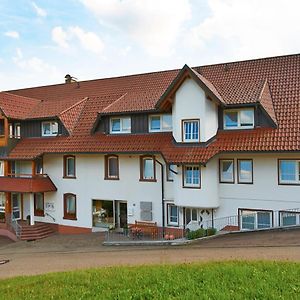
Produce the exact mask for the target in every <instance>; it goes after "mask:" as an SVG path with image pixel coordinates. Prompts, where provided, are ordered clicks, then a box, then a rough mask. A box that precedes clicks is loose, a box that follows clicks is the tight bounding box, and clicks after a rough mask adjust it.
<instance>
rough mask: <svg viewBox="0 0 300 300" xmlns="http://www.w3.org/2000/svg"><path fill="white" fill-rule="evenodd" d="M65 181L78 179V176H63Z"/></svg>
mask: <svg viewBox="0 0 300 300" xmlns="http://www.w3.org/2000/svg"><path fill="white" fill-rule="evenodd" d="M63 178H64V179H76V176H63Z"/></svg>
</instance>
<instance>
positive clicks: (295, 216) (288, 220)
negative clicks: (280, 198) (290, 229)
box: [279, 211, 300, 226]
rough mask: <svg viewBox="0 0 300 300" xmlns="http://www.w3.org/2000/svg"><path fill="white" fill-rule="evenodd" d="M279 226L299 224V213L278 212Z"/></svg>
mask: <svg viewBox="0 0 300 300" xmlns="http://www.w3.org/2000/svg"><path fill="white" fill-rule="evenodd" d="M279 218H280V225H281V226H292V225H299V224H300V213H299V212H293V211H280V212H279Z"/></svg>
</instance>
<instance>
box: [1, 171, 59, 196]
mask: <svg viewBox="0 0 300 300" xmlns="http://www.w3.org/2000/svg"><path fill="white" fill-rule="evenodd" d="M56 190H57V188H56V186H55V185H54V183H53V182H52V180H51V179H50V177H49V176H48V175H47V174H38V175H34V176H33V175H31V174H8V176H1V177H0V192H16V193H43V192H54V191H56Z"/></svg>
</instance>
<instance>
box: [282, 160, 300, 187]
mask: <svg viewBox="0 0 300 300" xmlns="http://www.w3.org/2000/svg"><path fill="white" fill-rule="evenodd" d="M278 168H279V183H281V184H300V160H279V161H278Z"/></svg>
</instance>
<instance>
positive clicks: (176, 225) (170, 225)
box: [167, 223, 179, 227]
mask: <svg viewBox="0 0 300 300" xmlns="http://www.w3.org/2000/svg"><path fill="white" fill-rule="evenodd" d="M167 226H169V227H179V224H178V223H177V224H171V223H168V224H167Z"/></svg>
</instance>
